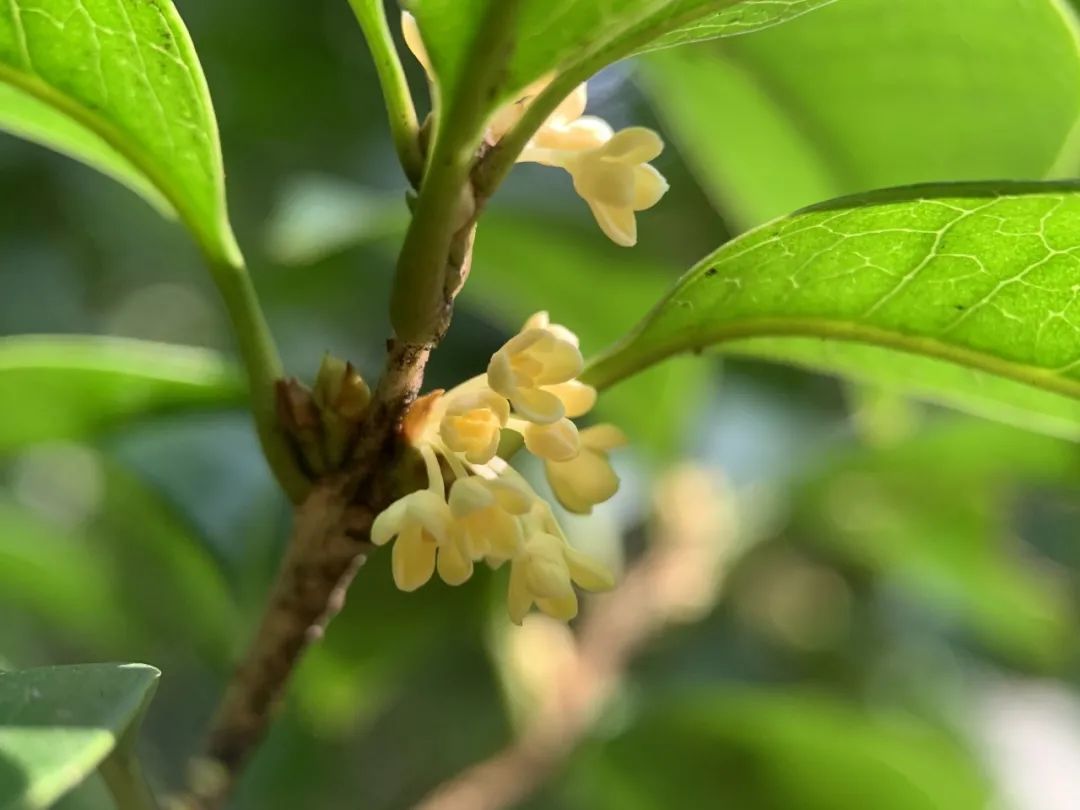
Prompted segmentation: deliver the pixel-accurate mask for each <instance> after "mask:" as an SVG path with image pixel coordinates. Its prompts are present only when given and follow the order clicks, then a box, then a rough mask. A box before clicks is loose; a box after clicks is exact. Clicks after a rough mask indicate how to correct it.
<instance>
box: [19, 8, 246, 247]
mask: <svg viewBox="0 0 1080 810" xmlns="http://www.w3.org/2000/svg"><path fill="white" fill-rule="evenodd" d="M0 129H5V130H7V131H9V132H12V133H14V134H15V135H19V136H22V137H26V138H29V139H31V140H34V141H37V142H39V143H41V144H43V145H45V146H48V147H51V148H53V149H56V150H58V151H61V152H64V153H66V154H69V155H71V156H73V157H75V158H77V159H79V160H82V161H84V162H85V163H87V164H89V165H90V166H93V167H95V168H97V169H100V170H102V171H104V172H105V173H106V174H109V175H111V176H113V177H115V178H116V179H118V180H120V181H121V182H123V183H125V184H126V185H128V186H129V187H131V188H132V189H133V190H135V191H137V192H139V193H140V194H143V195H144V196H145V197H147V199H149V200H150V202H152V203H153V204H155V205H157V206H158V207H159V208H164V209H167V210H172V211H173V212H175V214H176V215H178V216H179V217H180V219H181V220H182V221H183V222H184V223H185V224H186V225H187V226H188V228H190V229H191V231H192V232H193V234H194V235H195V237H196V240H197V241H198V242H199V244H200V245H201V246H202V248H203V249H204V250H205V251H207V252H208V253H209V254H210V255H211V256H212V257H213V258H215V259H219V260H223V261H227V262H229V263H232V264H236V263H238V255H239V253H238V250H237V248H236V243H235V240H234V238H233V234H232V230H231V228H230V226H229V222H228V214H227V212H226V208H225V185H224V175H223V171H222V160H221V147H220V144H219V142H218V132H217V123H216V120H215V118H214V112H213V108H212V106H211V103H210V95H209V91H208V89H207V86H206V79H205V77H204V76H203V73H202V68H201V66H200V65H199V60H198V57H197V56H196V54H195V49H194V46H193V45H192V43H191V38H190V37H189V35H188V32H187V30H186V29H185V27H184V24H183V22H182V21H181V19H180V16H179V15H178V14H177V12H176V9H175V8H174V6H173V4H172V2H171V0H153V2H147V1H146V0H10V2H8V3H5V4H3V5H0Z"/></svg>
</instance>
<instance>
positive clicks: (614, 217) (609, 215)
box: [589, 201, 637, 247]
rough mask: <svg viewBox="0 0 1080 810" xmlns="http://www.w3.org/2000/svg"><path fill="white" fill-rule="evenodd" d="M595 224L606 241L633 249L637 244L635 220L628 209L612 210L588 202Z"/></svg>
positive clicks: (632, 213)
mask: <svg viewBox="0 0 1080 810" xmlns="http://www.w3.org/2000/svg"><path fill="white" fill-rule="evenodd" d="M589 209H590V210H591V211H592V214H593V217H595V219H596V224H597V225H599V226H600V230H602V231H603V232H604V234H605V235H606V236H607V238H608V239H610V240H611V241H612V242H614V243H615V244H616V245H619V246H620V247H633V246H634V245H636V244H637V220H636V219H634V212H633V211H632V210H631V209H630V208H628V207H627V208H612V207H610V206H606V205H598V204H596V203H593V202H591V201H590V202H589Z"/></svg>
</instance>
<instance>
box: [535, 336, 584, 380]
mask: <svg viewBox="0 0 1080 810" xmlns="http://www.w3.org/2000/svg"><path fill="white" fill-rule="evenodd" d="M564 331H569V330H565V329H564ZM545 334H546V339H545V340H543V341H540V342H537V343H536V345H535V346H533V347H532V348H531V349H530V350H529V351H528V352H525V353H524V354H525V355H526V356H527V357H532V358H535V359H536V360H538V361H539V362H540V364H541V367H540V370H539V373H538V374H537V375H536V378H535V380H534V383H535V384H536V385H554V384H555V383H561V382H566V381H567V380H572V379H573V378H574V377H576V376H577V375H578V374H580V373H581V371H582V369H583V368H584V367H585V360H584V359H583V358H582V356H581V350H580V349H579V348H578V347H577V345H576V344H574V343H571V342H570V341H568V340H564V339H563V338H562V337H561V336H559V335H557V334H555V331H554V327H549V330H548V331H547V332H546V333H545Z"/></svg>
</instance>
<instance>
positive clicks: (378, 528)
mask: <svg viewBox="0 0 1080 810" xmlns="http://www.w3.org/2000/svg"><path fill="white" fill-rule="evenodd" d="M408 497H409V496H408V495H406V496H405V497H404V498H399V499H398V500H396V501H394V502H393V503H392V504H390V505H389V506H388V507H386V508H385V509H384V510H383V511H381V512H380V513H379V515H378V517H376V518H375V522H374V523H372V524H371V542H372V543H374V544H375V545H377V546H383V545H386V544H387V543H388V542H390V540H391V539H393V537H394V535H395V534H397V533H398V532H399V531H401V525H402V521H403V520H404V519H405V514H406V513H407V512H408V509H409V504H408Z"/></svg>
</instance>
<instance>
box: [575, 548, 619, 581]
mask: <svg viewBox="0 0 1080 810" xmlns="http://www.w3.org/2000/svg"><path fill="white" fill-rule="evenodd" d="M564 554H565V556H566V565H567V567H568V568H569V569H570V578H571V579H572V580H574V582H576V583H577V584H578V585H580V586H581V587H582V588H585V589H586V590H589V591H607V590H611V589H612V588H614V587H615V577H614V576H613V575H612V573H611V571H609V570H608V569H607V567H606V566H604V565H603V564H602V563H600V562H599V561H598V560H594V559H593V558H592V557H590V556H589V555H588V554H584V553H582V552H580V551H578V550H577V549H576V548H572V547H571V546H569V545H568V546H567V547H566V549H565V551H564Z"/></svg>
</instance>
